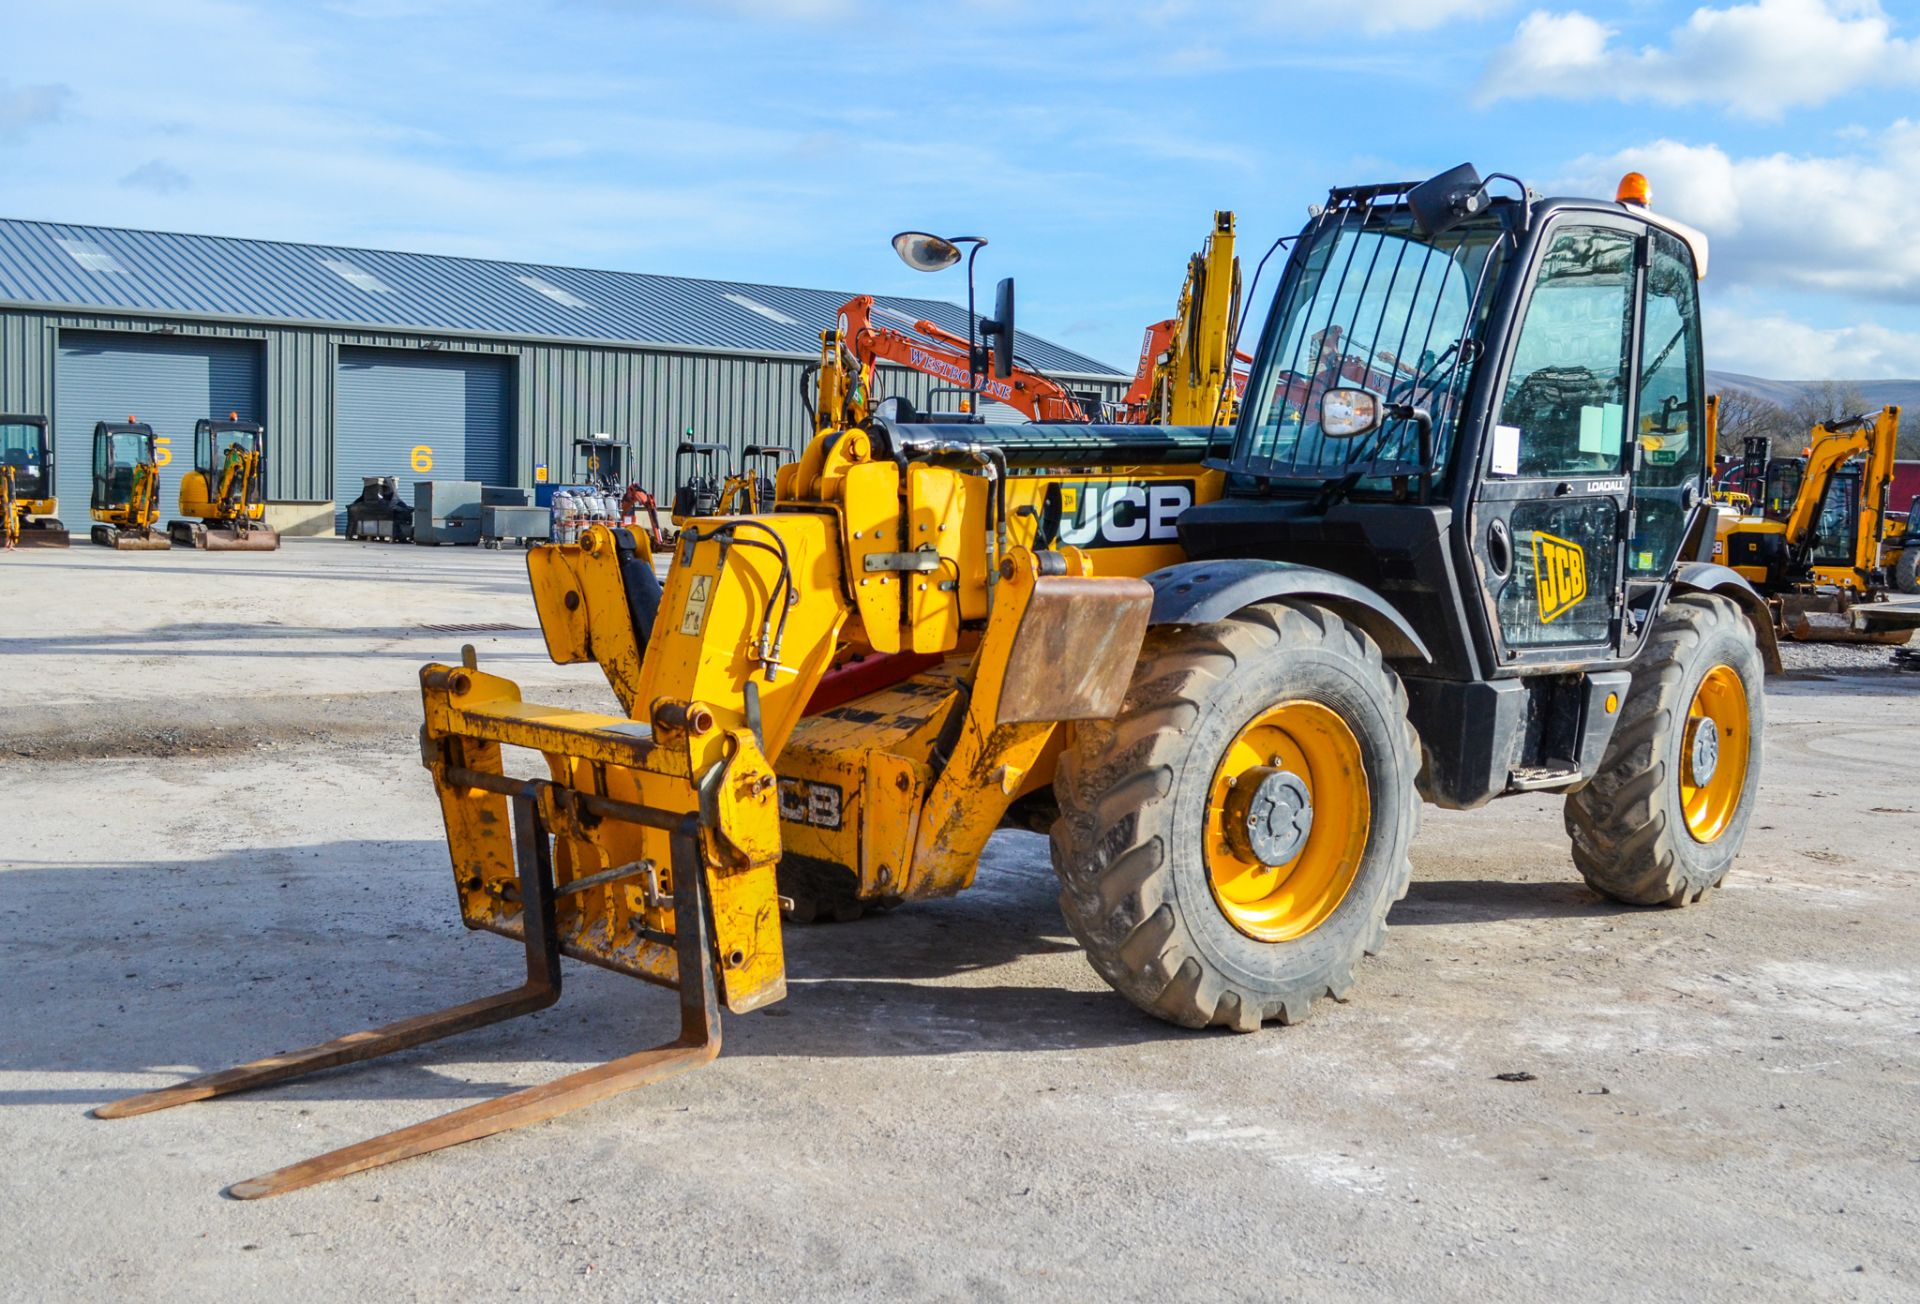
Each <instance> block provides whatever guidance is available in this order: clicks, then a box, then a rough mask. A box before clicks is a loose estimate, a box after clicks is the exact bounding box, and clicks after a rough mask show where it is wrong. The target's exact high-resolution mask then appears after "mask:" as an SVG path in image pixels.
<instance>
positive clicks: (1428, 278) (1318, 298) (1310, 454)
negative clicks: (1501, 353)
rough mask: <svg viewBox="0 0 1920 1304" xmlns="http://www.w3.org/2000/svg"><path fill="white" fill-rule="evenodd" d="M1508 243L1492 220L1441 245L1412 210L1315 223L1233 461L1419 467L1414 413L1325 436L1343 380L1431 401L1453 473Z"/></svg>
mask: <svg viewBox="0 0 1920 1304" xmlns="http://www.w3.org/2000/svg"><path fill="white" fill-rule="evenodd" d="M1506 247H1507V241H1506V239H1505V235H1504V231H1503V229H1502V228H1501V227H1500V226H1499V225H1498V223H1497V222H1494V221H1488V220H1483V221H1480V222H1476V223H1472V224H1469V225H1467V226H1462V227H1457V228H1455V229H1454V230H1452V231H1448V232H1446V233H1445V234H1443V235H1440V236H1437V237H1434V238H1432V239H1427V238H1424V237H1422V236H1420V235H1419V234H1418V233H1417V232H1416V231H1415V230H1414V227H1413V218H1412V216H1411V214H1409V213H1408V212H1407V211H1406V210H1404V209H1398V208H1390V209H1384V210H1379V211H1374V210H1372V209H1370V208H1368V207H1365V206H1362V207H1357V208H1345V209H1337V210H1333V211H1330V212H1329V213H1327V214H1326V215H1324V216H1322V217H1318V218H1316V219H1314V223H1313V225H1312V226H1310V227H1309V228H1308V231H1307V233H1306V234H1305V235H1304V236H1303V237H1302V238H1301V240H1300V242H1299V244H1298V245H1296V246H1295V248H1294V252H1293V255H1292V257H1291V258H1290V259H1289V261H1288V264H1287V269H1286V273H1285V275H1284V276H1283V278H1282V280H1281V283H1280V288H1279V291H1278V292H1277V293H1276V294H1275V296H1274V301H1273V311H1272V314H1271V316H1270V317H1269V318H1268V321H1267V326H1266V330H1265V332H1264V334H1263V337H1262V340H1261V351H1260V357H1259V359H1258V361H1256V362H1255V364H1254V374H1253V379H1252V380H1251V381H1250V382H1249V384H1248V386H1247V393H1248V395H1249V396H1250V399H1251V402H1250V403H1249V405H1248V408H1247V412H1246V415H1245V416H1244V417H1243V419H1242V421H1241V424H1240V428H1239V432H1238V437H1237V439H1236V442H1235V446H1234V459H1233V465H1232V469H1233V470H1235V471H1240V472H1245V473H1250V474H1253V475H1261V476H1271V477H1276V478H1280V479H1290V478H1291V479H1305V480H1325V479H1329V478H1332V477H1335V476H1340V475H1344V474H1347V473H1348V472H1350V471H1355V470H1359V469H1362V468H1365V469H1366V470H1367V471H1369V472H1370V473H1372V474H1376V475H1382V476H1385V475H1391V474H1396V473H1398V474H1405V473H1407V472H1408V471H1410V470H1413V469H1415V467H1416V464H1417V462H1418V459H1419V444H1418V439H1417V432H1416V428H1415V426H1414V423H1413V422H1411V421H1402V422H1389V423H1388V424H1387V425H1386V426H1384V427H1382V428H1381V429H1380V430H1379V431H1377V432H1375V433H1374V434H1370V435H1364V436H1361V437H1359V438H1357V439H1330V438H1328V437H1326V436H1325V435H1323V434H1322V433H1321V431H1320V396H1321V395H1322V394H1324V393H1325V392H1326V391H1327V390H1329V389H1333V388H1335V387H1340V386H1349V387H1358V388H1361V389H1368V390H1372V391H1373V392H1374V393H1376V394H1380V395H1382V396H1383V397H1384V398H1385V399H1386V400H1387V401H1388V402H1390V403H1412V404H1414V405H1415V406H1417V407H1423V408H1425V409H1426V410H1427V411H1428V412H1429V413H1430V414H1431V415H1432V417H1433V439H1434V449H1435V455H1436V459H1437V463H1438V465H1439V466H1442V467H1444V466H1445V465H1446V462H1447V456H1448V452H1449V450H1450V449H1451V447H1452V443H1453V434H1454V427H1455V425H1456V424H1457V423H1458V418H1459V406H1460V400H1461V398H1462V396H1463V395H1464V393H1465V390H1466V386H1467V382H1468V380H1469V378H1470V377H1471V376H1472V374H1473V365H1472V364H1473V362H1474V360H1475V357H1476V356H1477V354H1478V351H1479V346H1478V342H1477V337H1478V332H1479V329H1480V325H1481V323H1482V322H1483V321H1484V320H1485V318H1486V313H1487V307H1488V304H1489V303H1490V301H1491V300H1492V297H1493V296H1492V293H1491V291H1492V287H1493V285H1494V283H1495V282H1496V281H1497V280H1498V277H1499V268H1500V266H1501V265H1502V264H1503V263H1504V261H1505V253H1506ZM1363 483H1364V482H1363Z"/></svg>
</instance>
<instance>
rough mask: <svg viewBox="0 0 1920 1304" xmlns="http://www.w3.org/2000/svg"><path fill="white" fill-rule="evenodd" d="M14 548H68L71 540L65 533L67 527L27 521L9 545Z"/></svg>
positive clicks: (71, 544) (70, 545)
mask: <svg viewBox="0 0 1920 1304" xmlns="http://www.w3.org/2000/svg"><path fill="white" fill-rule="evenodd" d="M9 546H11V547H14V548H69V547H72V546H73V538H72V536H71V535H69V534H68V533H67V527H66V526H64V525H59V524H48V523H47V522H45V521H28V522H27V523H26V524H25V525H22V526H21V527H20V533H19V536H18V537H16V538H15V539H14V540H13V541H12V543H11V544H10V545H9Z"/></svg>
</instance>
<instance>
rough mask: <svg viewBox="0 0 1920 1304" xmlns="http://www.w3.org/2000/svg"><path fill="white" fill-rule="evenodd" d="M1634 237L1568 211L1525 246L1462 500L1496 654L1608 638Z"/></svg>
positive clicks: (1622, 523) (1626, 411) (1621, 529)
mask: <svg viewBox="0 0 1920 1304" xmlns="http://www.w3.org/2000/svg"><path fill="white" fill-rule="evenodd" d="M1643 241H1644V228H1640V227H1638V226H1637V224H1629V223H1625V222H1612V221H1609V220H1607V219H1606V218H1604V217H1599V216H1592V217H1589V216H1584V215H1582V216H1580V217H1575V218H1563V219H1561V220H1560V221H1559V222H1558V223H1556V224H1555V225H1554V226H1552V227H1550V228H1548V229H1547V230H1546V231H1544V232H1542V234H1541V236H1540V239H1539V243H1538V245H1537V246H1536V247H1537V248H1539V249H1540V251H1541V252H1540V254H1539V257H1538V259H1537V260H1536V262H1535V264H1534V266H1533V268H1532V271H1531V283H1530V285H1529V286H1528V288H1527V291H1526V293H1525V295H1524V297H1523V303H1522V306H1521V309H1520V325H1519V329H1518V330H1517V332H1514V333H1513V343H1512V345H1511V349H1510V352H1509V355H1508V358H1507V362H1506V366H1505V370H1504V373H1503V374H1504V377H1505V378H1504V381H1503V383H1502V385H1501V390H1500V402H1499V404H1498V406H1497V409H1496V415H1495V417H1494V421H1493V425H1492V428H1491V432H1490V438H1489V439H1488V440H1487V446H1486V449H1485V452H1484V456H1485V459H1486V460H1485V463H1484V465H1483V468H1482V469H1483V475H1482V479H1481V483H1480V487H1479V490H1478V496H1477V498H1476V501H1475V503H1474V512H1473V528H1474V531H1475V554H1476V562H1477V564H1478V566H1479V569H1480V579H1481V583H1482V586H1483V588H1484V591H1485V593H1486V597H1487V603H1488V607H1489V610H1490V613H1491V615H1492V617H1493V624H1494V643H1495V651H1496V656H1497V657H1498V659H1499V660H1500V661H1501V662H1503V663H1515V662H1526V661H1536V660H1564V659H1579V660H1591V659H1595V658H1598V657H1607V656H1610V655H1611V654H1612V653H1613V651H1614V649H1616V648H1617V647H1618V646H1619V641H1620V613H1621V609H1622V587H1621V581H1622V573H1623V567H1624V563H1625V561H1626V557H1625V542H1626V540H1625V538H1624V535H1625V533H1626V530H1627V522H1628V520H1629V516H1628V501H1629V487H1630V484H1631V476H1630V470H1631V467H1630V462H1629V456H1630V454H1629V440H1628V431H1629V430H1631V429H1632V428H1633V423H1634V421H1635V420H1636V416H1637V413H1636V404H1635V392H1636V384H1637V380H1638V377H1637V375H1636V372H1637V370H1638V369H1637V368H1636V367H1635V366H1634V365H1633V363H1634V345H1635V341H1636V331H1637V325H1638V315H1639V306H1640V305H1639V299H1640V284H1641V267H1640V260H1641V258H1642V256H1643V249H1644V245H1643Z"/></svg>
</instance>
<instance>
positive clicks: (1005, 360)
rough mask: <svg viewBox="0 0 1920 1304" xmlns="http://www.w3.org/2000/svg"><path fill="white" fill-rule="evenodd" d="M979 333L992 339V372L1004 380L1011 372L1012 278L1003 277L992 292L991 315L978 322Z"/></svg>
mask: <svg viewBox="0 0 1920 1304" xmlns="http://www.w3.org/2000/svg"><path fill="white" fill-rule="evenodd" d="M980 334H981V335H982V336H985V337H991V338H992V340H993V374H994V375H996V376H998V377H1000V379H1002V380H1005V379H1006V378H1007V377H1009V376H1011V375H1012V374H1013V278H1012V277H1011V276H1008V277H1003V278H1002V279H1001V281H1000V284H999V286H998V287H997V288H996V289H995V290H994V292H993V317H992V318H991V319H990V320H988V321H983V322H981V323H980Z"/></svg>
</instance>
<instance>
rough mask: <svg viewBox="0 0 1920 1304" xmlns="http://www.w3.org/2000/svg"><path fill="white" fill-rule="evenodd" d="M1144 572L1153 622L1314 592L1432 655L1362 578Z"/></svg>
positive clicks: (1271, 569)
mask: <svg viewBox="0 0 1920 1304" xmlns="http://www.w3.org/2000/svg"><path fill="white" fill-rule="evenodd" d="M1145 578H1146V581H1147V583H1148V584H1150V585H1152V586H1153V613H1152V615H1151V616H1150V617H1149V618H1148V623H1149V624H1152V625H1205V624H1208V623H1210V622H1212V621H1216V620H1225V619H1226V618H1227V617H1228V616H1231V615H1232V614H1233V613H1234V612H1236V611H1238V610H1240V609H1241V608H1242V607H1250V606H1252V605H1253V604H1254V603H1256V602H1265V601H1266V600H1267V599H1268V598H1311V599H1312V600H1313V601H1315V602H1318V603H1320V604H1321V605H1323V606H1326V607H1329V608H1331V609H1332V610H1334V611H1336V612H1338V613H1339V614H1340V615H1342V616H1344V617H1346V619H1348V620H1350V621H1352V622H1353V623H1354V624H1356V625H1358V626H1360V628H1361V629H1364V630H1366V631H1367V635H1368V636H1369V637H1370V638H1372V639H1373V641H1374V642H1375V643H1378V644H1379V645H1380V651H1381V652H1383V653H1384V654H1385V655H1387V656H1389V657H1394V658H1398V659H1402V660H1419V661H1425V662H1431V661H1432V660H1433V654H1432V653H1431V652H1429V651H1427V645H1426V644H1425V643H1424V642H1422V641H1421V639H1420V636H1419V635H1418V634H1416V633H1414V632H1413V626H1412V625H1409V624H1408V623H1407V618H1406V617H1405V616H1402V615H1401V614H1400V613H1399V612H1398V611H1395V610H1394V609H1393V607H1392V606H1391V605H1389V604H1388V602H1387V600H1386V599H1385V598H1382V597H1381V596H1380V595H1379V594H1378V593H1375V592H1374V591H1373V590H1372V589H1370V588H1368V587H1367V586H1366V585H1364V584H1361V583H1360V582H1358V581H1357V580H1351V579H1348V578H1347V577H1346V576H1345V575H1340V574H1336V573H1335V572H1333V571H1329V570H1321V569H1320V568H1319V567H1318V566H1302V565H1299V564H1298V563H1295V562H1288V561H1261V560H1258V559H1255V558H1234V559H1232V560H1225V561H1184V562H1181V563H1179V564H1178V565H1174V566H1165V567H1162V568H1161V569H1159V570H1157V571H1154V572H1153V573H1152V574H1150V575H1148V576H1146V577H1145ZM1735 578H1738V577H1737V576H1736V577H1735Z"/></svg>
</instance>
